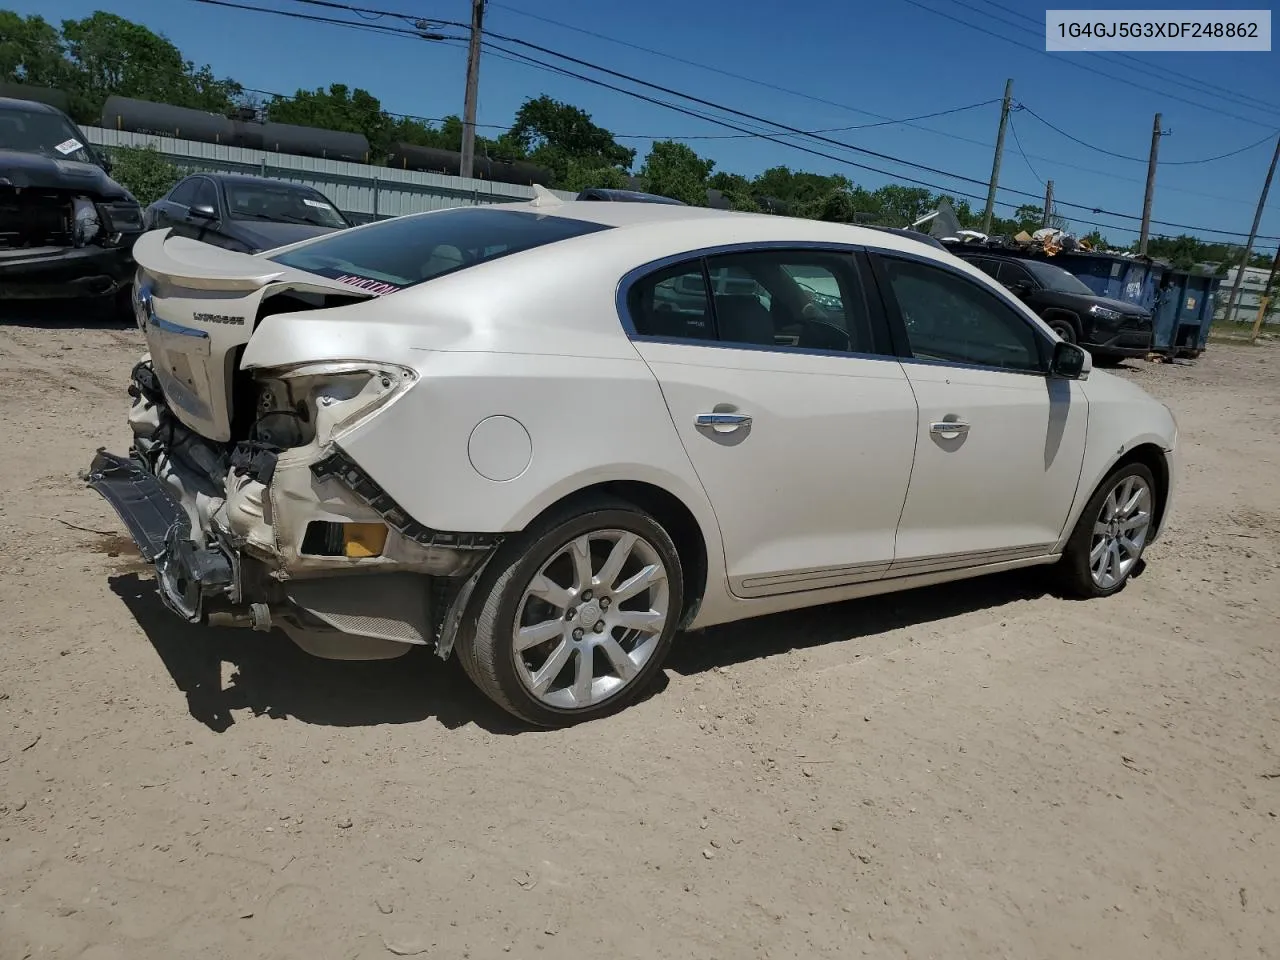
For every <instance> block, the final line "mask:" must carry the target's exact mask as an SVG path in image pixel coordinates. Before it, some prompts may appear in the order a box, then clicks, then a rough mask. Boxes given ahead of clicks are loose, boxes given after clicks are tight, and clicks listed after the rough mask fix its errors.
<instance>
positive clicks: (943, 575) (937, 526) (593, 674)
mask: <svg viewBox="0 0 1280 960" xmlns="http://www.w3.org/2000/svg"><path fill="white" fill-rule="evenodd" d="M135 256H136V259H137V261H138V264H139V272H138V278H137V286H136V289H137V293H136V295H135V296H136V306H137V313H138V322H139V325H140V326H141V327H142V328H143V330H144V331H145V333H146V338H147V345H148V348H149V351H150V352H149V354H148V355H147V356H146V357H145V358H144V359H143V360H142V361H141V362H140V363H139V364H138V366H137V367H136V368H135V370H134V377H133V380H134V383H133V387H132V389H131V391H130V392H131V394H132V396H133V405H132V409H131V412H130V423H131V425H132V428H133V434H134V444H133V447H132V449H131V450H130V452H129V455H128V456H115V455H112V454H110V453H106V452H101V451H100V452H99V454H98V456H97V458H96V460H95V461H94V464H93V467H92V470H91V474H90V485H91V486H92V487H93V488H94V489H96V490H98V491H99V492H100V493H102V494H103V495H104V496H105V497H106V498H107V499H108V500H109V501H110V502H111V503H112V504H113V506H115V507H116V509H117V511H118V512H119V513H120V515H121V517H122V519H123V520H124V521H125V523H126V525H127V526H128V528H129V529H130V532H131V533H132V535H133V536H134V538H135V540H136V541H137V542H138V545H139V547H140V549H141V551H142V553H143V555H144V556H145V557H146V558H147V559H148V560H151V561H153V562H154V563H155V565H156V568H157V581H158V586H159V590H160V594H161V596H162V598H163V599H164V601H165V603H166V604H167V605H168V606H169V607H170V608H171V609H172V610H173V611H174V612H175V613H176V614H178V615H179V616H182V617H184V618H186V619H187V620H190V621H192V622H207V623H218V624H239V625H244V626H250V627H254V628H256V629H261V630H270V629H272V628H275V627H278V628H280V629H282V630H283V631H284V632H285V633H286V634H288V635H289V636H290V637H291V638H292V639H293V640H294V641H295V642H297V643H298V644H299V645H300V646H302V647H303V648H304V649H306V650H308V651H310V652H312V653H315V654H317V655H319V656H324V657H332V658H340V659H368V658H381V657H394V656H398V655H400V654H402V653H405V652H406V651H408V650H409V649H411V648H412V647H413V646H415V645H428V646H431V647H433V648H434V649H435V650H436V652H437V653H438V654H439V655H440V656H441V657H448V656H449V655H450V654H451V653H452V652H454V651H456V652H457V653H458V655H459V657H460V658H461V660H462V663H463V665H464V666H465V668H466V671H467V673H468V674H469V675H470V676H471V678H472V679H473V680H474V681H475V682H476V684H477V685H478V686H479V687H480V689H481V690H483V691H484V692H485V693H486V694H488V695H489V696H490V697H492V698H493V699H494V700H495V701H496V702H497V703H499V704H501V705H502V706H503V707H505V708H506V709H507V710H509V711H511V712H512V713H514V714H516V715H518V716H519V717H522V718H524V719H525V720H527V721H530V722H532V723H534V724H540V725H547V726H551V725H559V724H565V723H571V722H575V721H580V720H584V719H589V718H594V717H598V716H600V715H602V714H605V713H608V712H611V711H613V710H617V709H619V708H621V707H622V706H624V705H625V704H627V703H628V702H630V701H631V700H633V699H634V698H635V697H636V696H637V695H638V694H639V693H641V692H642V690H643V688H644V687H645V686H646V685H647V684H648V683H649V682H650V681H651V680H652V678H653V677H654V674H655V673H656V672H657V671H659V670H660V669H661V667H662V662H663V659H664V658H665V656H666V654H667V651H668V649H669V648H670V646H671V642H672V638H673V636H674V635H675V634H676V632H677V631H679V630H696V629H698V628H701V627H706V626H710V625H712V624H722V623H727V622H730V621H735V620H740V619H743V618H746V617H754V616H759V615H761V614H767V613H775V612H778V611H783V610H791V609H795V608H798V607H807V606H811V605H814V604H822V603H830V602H833V601H838V600H844V599H847V598H850V597H859V596H867V595H870V594H877V593H887V592H890V591H895V590H907V589H911V588H915V587H922V586H925V585H928V584H935V583H940V582H943V581H948V580H956V579H959V578H962V577H973V576H977V575H980V574H986V573H994V572H997V571H1003V570H1010V569H1013V568H1016V567H1026V566H1032V565H1037V564H1043V565H1050V564H1052V565H1054V566H1055V567H1056V569H1057V571H1058V573H1060V575H1061V582H1062V583H1063V584H1064V585H1065V587H1066V588H1067V589H1068V590H1070V591H1071V592H1074V593H1075V594H1078V595H1083V596H1086V597H1104V596H1107V595H1108V594H1112V593H1115V592H1116V591H1118V590H1119V589H1121V587H1123V586H1124V584H1125V581H1126V580H1127V579H1128V578H1129V577H1130V575H1131V574H1132V573H1133V572H1134V571H1135V570H1136V569H1137V568H1138V565H1139V563H1140V560H1141V556H1142V552H1143V549H1144V548H1145V547H1146V546H1147V544H1149V543H1150V542H1151V541H1152V540H1153V539H1155V537H1156V535H1157V533H1158V532H1159V531H1160V530H1161V529H1162V528H1163V527H1164V526H1165V524H1166V523H1167V521H1168V514H1169V503H1170V497H1171V494H1172V489H1173V482H1174V477H1175V474H1176V443H1177V428H1176V426H1175V424H1174V419H1173V416H1172V415H1171V414H1170V412H1169V410H1168V409H1167V408H1166V407H1165V406H1164V405H1163V404H1161V403H1158V402H1157V401H1155V400H1153V399H1152V398H1151V397H1149V396H1148V395H1147V394H1145V393H1143V392H1142V391H1141V390H1139V389H1138V388H1137V387H1135V386H1132V385H1131V384H1129V383H1127V382H1126V381H1124V380H1120V379H1117V378H1115V377H1112V376H1108V375H1106V374H1099V373H1093V374H1092V375H1091V372H1090V367H1091V363H1090V359H1089V356H1088V354H1086V353H1085V352H1084V351H1083V350H1081V349H1080V348H1078V347H1076V346H1074V345H1071V344H1067V343H1063V342H1061V341H1059V340H1058V339H1057V337H1055V335H1054V334H1053V333H1052V332H1051V331H1050V330H1049V329H1048V328H1047V327H1046V326H1045V325H1044V324H1043V323H1042V322H1041V321H1040V320H1039V319H1038V318H1037V317H1036V316H1035V315H1034V314H1032V313H1031V312H1030V311H1028V310H1027V308H1026V307H1024V306H1023V305H1022V304H1021V303H1020V302H1019V301H1018V300H1016V299H1015V298H1013V297H1012V296H1010V295H1009V294H1008V293H1007V292H1006V291H1005V290H1004V289H1003V288H1002V287H1000V286H998V285H997V284H996V283H995V282H994V281H992V280H990V279H989V278H988V277H986V276H985V275H984V274H983V273H981V272H980V271H978V270H977V269H975V268H973V267H971V266H969V265H967V264H965V263H963V262H961V261H960V260H959V259H957V258H955V257H953V256H951V255H950V254H948V253H946V252H944V251H941V250H939V249H937V248H935V247H934V246H931V245H929V244H927V243H924V242H921V241H918V240H915V239H912V238H911V237H909V236H903V235H901V234H894V233H890V232H884V231H877V230H872V229H861V228H857V227H850V226H844V225H838V224H831V223H821V222H815V221H808V220H796V219H788V218H783V217H772V216H756V215H748V214H738V213H726V212H721V211H715V210H706V209H698V208H693V207H681V206H670V205H659V204H632V203H591V202H574V203H564V202H561V201H559V200H557V199H556V198H555V197H554V196H552V195H551V194H549V193H545V192H542V191H540V192H539V195H538V197H537V199H535V200H534V201H533V202H531V203H527V204H512V205H502V206H483V207H463V208H457V209H450V210H441V211H437V212H432V213H426V214H420V215H414V216H407V217H401V218H398V219H394V220H387V221H383V222H380V223H373V224H369V225H367V226H363V227H358V228H355V229H352V230H347V231H344V232H341V233H335V234H331V235H328V236H322V237H319V238H315V239H312V240H307V241H303V242H301V243H298V244H294V245H292V246H289V247H284V248H280V249H277V250H274V251H268V252H266V253H263V254H258V255H253V256H250V255H248V254H240V253H235V252H232V251H228V250H224V249H219V248H216V247H212V246H208V245H205V244H202V243H198V242H196V241H194V240H190V239H186V238H182V237H175V236H172V235H170V234H169V233H168V232H167V231H154V232H152V233H149V234H146V235H144V236H143V237H142V238H141V239H140V240H139V241H138V244H137V247H136V248H135Z"/></svg>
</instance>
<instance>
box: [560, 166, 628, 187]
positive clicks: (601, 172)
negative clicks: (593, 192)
mask: <svg viewBox="0 0 1280 960" xmlns="http://www.w3.org/2000/svg"><path fill="white" fill-rule="evenodd" d="M627 184H628V178H627V175H626V174H625V173H623V172H622V171H621V170H619V169H618V168H617V167H590V166H587V164H586V163H585V162H584V161H581V160H570V161H569V164H568V166H567V167H566V169H565V175H564V179H563V180H561V181H560V182H559V184H558V186H559V188H560V189H561V190H571V191H573V192H574V193H577V192H578V191H580V190H586V189H587V188H588V187H605V188H607V189H610V190H625V189H627Z"/></svg>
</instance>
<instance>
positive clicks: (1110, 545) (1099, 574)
mask: <svg viewBox="0 0 1280 960" xmlns="http://www.w3.org/2000/svg"><path fill="white" fill-rule="evenodd" d="M1152 502H1153V500H1152V496H1151V487H1150V485H1149V484H1148V483H1147V482H1146V480H1144V479H1143V478H1142V477H1138V476H1133V475H1132V474H1131V475H1129V476H1126V477H1123V478H1121V479H1120V480H1119V481H1118V482H1117V483H1116V485H1115V486H1114V487H1112V488H1111V492H1110V493H1108V494H1107V496H1106V497H1105V498H1104V499H1103V501H1102V509H1101V510H1099V511H1098V516H1097V518H1096V519H1095V520H1094V524H1093V539H1092V541H1091V542H1090V549H1089V574H1090V576H1091V577H1092V578H1093V582H1094V585H1095V586H1097V587H1098V589H1100V590H1112V589H1114V588H1115V587H1117V586H1118V585H1119V584H1121V583H1123V582H1124V580H1125V578H1127V577H1128V576H1129V574H1130V573H1132V572H1133V568H1134V566H1135V565H1136V564H1137V562H1138V559H1139V558H1140V557H1141V556H1142V548H1143V547H1144V546H1146V543H1147V535H1148V533H1149V532H1150V530H1151V505H1152Z"/></svg>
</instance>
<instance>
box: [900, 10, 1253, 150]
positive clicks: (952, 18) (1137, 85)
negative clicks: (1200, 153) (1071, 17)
mask: <svg viewBox="0 0 1280 960" xmlns="http://www.w3.org/2000/svg"><path fill="white" fill-rule="evenodd" d="M903 2H904V3H909V4H911V6H913V7H918V8H919V9H921V10H924V11H926V12H928V13H932V14H933V15H934V16H936V17H942V18H943V19H945V20H950V21H951V22H952V23H958V24H960V25H961V26H962V27H968V28H969V29H970V30H976V31H978V32H979V33H982V34H986V35H987V36H988V37H994V38H995V39H997V40H1003V41H1004V42H1005V43H1011V44H1013V45H1014V46H1015V47H1021V48H1022V49H1023V50H1030V51H1031V52H1032V53H1035V54H1039V55H1040V56H1044V57H1049V58H1050V59H1052V60H1053V62H1054V63H1056V64H1063V63H1065V64H1067V65H1068V66H1072V67H1075V68H1076V69H1078V70H1085V71H1087V72H1089V73H1091V74H1098V75H1100V76H1104V77H1107V78H1108V79H1110V80H1115V81H1116V82H1117V83H1123V84H1127V85H1128V86H1131V87H1135V88H1137V89H1139V90H1146V91H1147V92H1148V93H1155V94H1158V95H1159V96H1161V97H1165V98H1167V99H1170V100H1177V101H1178V102H1179V103H1185V104H1188V105H1189V106H1192V107H1198V108H1200V109H1201V110H1208V111H1210V112H1212V113H1215V114H1217V115H1218V116H1221V117H1231V118H1232V119H1233V120H1239V121H1241V122H1242V123H1247V124H1250V125H1252V126H1255V127H1265V128H1267V129H1271V130H1274V129H1275V125H1274V124H1270V123H1264V122H1263V121H1260V120H1256V119H1251V118H1249V117H1242V116H1240V115H1239V114H1237V113H1229V112H1227V111H1226V110H1223V109H1222V108H1221V107H1220V106H1218V107H1215V106H1210V105H1208V104H1204V103H1199V102H1197V101H1195V100H1188V99H1187V98H1186V97H1180V96H1178V95H1177V94H1173V93H1169V91H1167V90H1159V89H1157V88H1155V87H1149V86H1147V85H1146V84H1142V83H1138V81H1136V80H1130V79H1128V78H1126V77H1117V76H1116V75H1115V74H1114V73H1107V72H1106V71H1105V70H1098V69H1097V68H1090V67H1086V66H1084V65H1082V64H1080V63H1077V62H1075V61H1074V60H1071V59H1068V58H1063V57H1054V56H1053V55H1052V54H1051V53H1049V52H1048V51H1046V50H1042V49H1041V48H1039V47H1033V46H1031V45H1030V44H1028V43H1023V42H1022V41H1021V40H1015V39H1014V38H1013V37H1006V36H1005V35H1004V34H1001V33H995V32H994V31H991V30H988V29H987V28H986V27H983V26H980V25H978V24H976V23H971V22H970V21H968V20H962V19H960V18H959V17H955V16H952V15H951V14H949V13H945V12H943V11H942V10H937V9H935V8H933V7H930V6H927V5H925V4H923V3H921V2H920V0H903ZM953 2H954V0H953ZM966 9H967V8H966Z"/></svg>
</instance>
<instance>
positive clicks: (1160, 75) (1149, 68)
mask: <svg viewBox="0 0 1280 960" xmlns="http://www.w3.org/2000/svg"><path fill="white" fill-rule="evenodd" d="M979 2H981V3H985V4H986V5H987V6H989V7H995V8H996V9H997V10H1003V11H1004V12H1005V13H1008V14H1012V15H1013V16H1015V17H1018V18H1019V19H1020V20H1025V21H1027V22H1028V23H1033V24H1035V25H1036V29H1034V30H1033V29H1031V28H1030V27H1024V26H1022V24H1019V23H1014V22H1012V21H1011V20H1005V19H1003V18H1001V17H996V16H994V15H992V14H983V15H984V16H990V17H992V19H994V20H996V21H997V22H1000V23H1004V24H1006V25H1007V26H1010V27H1013V28H1014V29H1015V30H1021V31H1023V32H1024V33H1028V34H1031V35H1033V36H1035V37H1037V38H1039V37H1042V36H1043V35H1044V33H1043V31H1044V28H1045V22H1044V20H1037V19H1036V18H1035V17H1029V16H1027V15H1026V14H1025V13H1023V12H1022V11H1020V10H1015V9H1014V8H1012V7H1008V6H1005V5H1004V4H1003V3H998V2H997V0H979ZM1086 55H1087V56H1090V57H1093V58H1095V59H1097V60H1101V61H1102V62H1104V63H1115V61H1114V60H1111V59H1109V58H1108V57H1107V56H1105V55H1104V54H1102V53H1096V52H1093V51H1086ZM1115 56H1116V57H1117V58H1118V59H1121V60H1126V61H1130V62H1132V63H1135V64H1137V65H1138V66H1127V65H1125V64H1116V66H1119V67H1121V68H1123V69H1128V70H1135V71H1138V72H1139V73H1145V74H1146V75H1147V76H1150V77H1155V78H1156V79H1157V80H1160V81H1162V82H1164V83H1175V84H1177V85H1178V86H1180V87H1184V88H1186V89H1188V90H1191V91H1192V92H1194V93H1200V94H1205V95H1206V96H1211V97H1220V96H1226V97H1231V98H1234V102H1235V103H1237V104H1239V105H1240V106H1242V107H1246V108H1248V109H1261V110H1265V111H1266V112H1268V113H1276V114H1280V106H1277V105H1276V104H1274V103H1268V102H1267V101H1265V100H1259V99H1258V98H1257V97H1251V96H1249V95H1248V94H1245V93H1240V92H1239V91H1237V90H1230V89H1228V88H1226V87H1220V86H1218V85H1217V84H1213V83H1209V82H1208V81H1207V80H1201V79H1199V78H1197V77H1191V76H1187V75H1186V74H1181V73H1178V72H1177V71H1175V70H1171V69H1169V68H1168V67H1159V66H1155V65H1154V64H1146V63H1144V62H1143V61H1142V60H1141V59H1139V58H1138V57H1135V56H1133V55H1132V54H1128V53H1120V52H1116V53H1115ZM1246 101H1248V102H1246Z"/></svg>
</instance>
